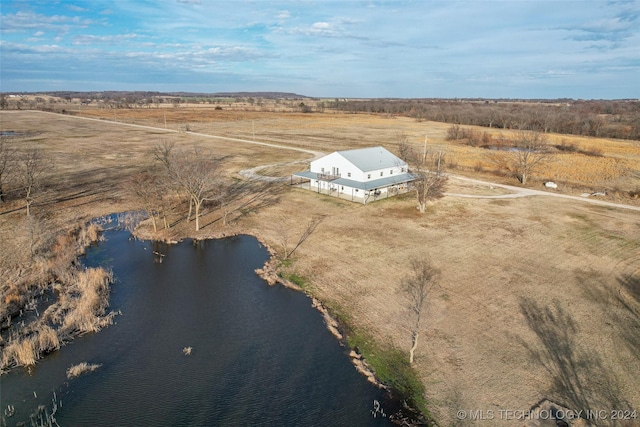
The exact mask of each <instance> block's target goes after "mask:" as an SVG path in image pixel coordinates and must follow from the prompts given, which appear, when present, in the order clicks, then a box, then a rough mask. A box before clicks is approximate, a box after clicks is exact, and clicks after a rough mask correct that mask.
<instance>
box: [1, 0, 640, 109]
mask: <svg viewBox="0 0 640 427" xmlns="http://www.w3.org/2000/svg"><path fill="white" fill-rule="evenodd" d="M0 6H1V10H0V27H1V41H0V43H1V44H0V61H1V62H0V67H1V69H0V79H1V82H0V90H1V91H5V92H9V91H29V92H36V91H54V90H78V91H94V90H96V91H101V90H149V91H187V92H233V91H281V92H295V93H298V94H301V95H308V96H315V97H350V98H353V97H365V98H375V97H401V98H423V97H444V98H455V97H487V98H562V97H567V98H576V99H577V98H583V99H601V98H602V99H615V98H639V97H640V1H615V2H613V1H612V2H606V1H594V0H591V1H555V0H549V1H545V0H538V1H516V0H513V1H498V0H492V1H470V0H465V1H355V0H353V1H325V0H317V1H304V0H298V1H266V0H254V1H242V0H234V1H222V0H220V1H213V0H90V1H89V0H84V1H66V0H60V1H55V0H0Z"/></svg>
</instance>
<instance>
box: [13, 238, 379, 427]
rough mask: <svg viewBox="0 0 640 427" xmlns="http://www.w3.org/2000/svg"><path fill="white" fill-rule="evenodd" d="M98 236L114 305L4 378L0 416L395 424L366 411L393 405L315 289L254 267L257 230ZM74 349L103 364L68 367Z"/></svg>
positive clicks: (77, 357) (262, 253)
mask: <svg viewBox="0 0 640 427" xmlns="http://www.w3.org/2000/svg"><path fill="white" fill-rule="evenodd" d="M105 237H106V241H105V242H102V243H100V245H99V246H97V247H93V248H91V249H90V250H89V251H88V253H87V256H86V259H85V260H84V262H85V264H86V265H87V266H98V265H102V266H107V267H109V268H112V269H113V272H114V275H115V277H116V282H115V283H114V285H113V287H112V294H111V309H113V310H121V312H122V314H121V315H119V316H117V317H116V318H115V319H116V323H115V324H114V325H112V326H109V327H108V328H106V329H104V330H103V331H101V332H99V333H97V334H88V335H85V336H83V337H79V338H77V339H76V340H75V341H74V342H73V343H72V344H69V345H67V346H65V347H63V348H62V349H61V350H60V351H57V352H55V353H52V354H50V355H48V356H46V357H45V358H44V359H43V360H41V361H40V362H39V363H38V364H37V365H36V367H35V368H34V369H33V370H32V371H31V373H27V372H26V371H25V370H23V369H21V368H19V369H14V370H13V371H11V372H10V373H8V374H5V375H3V376H2V377H0V405H1V407H0V419H1V418H2V415H3V414H2V412H3V411H4V410H5V409H6V408H7V407H8V405H11V406H13V407H15V414H14V415H13V416H11V417H8V418H4V419H5V422H6V424H7V425H8V426H12V425H17V424H18V423H20V422H22V421H27V425H29V416H30V414H31V413H33V412H34V411H35V410H36V409H37V407H38V406H39V405H43V406H45V407H46V408H48V411H49V412H51V408H52V407H53V405H52V402H53V401H55V402H56V406H57V408H58V409H57V412H56V414H55V419H56V420H57V422H58V424H59V425H60V426H80V425H87V426H89V425H90V426H115V425H117V426H131V425H136V426H139V425H149V426H152V425H158V426H159V425H162V426H167V425H170V426H197V425H200V426H213V425H225V426H227V425H391V423H390V422H389V420H388V419H387V418H384V417H381V416H380V415H379V414H378V415H377V417H374V416H373V414H372V410H373V409H374V401H376V400H377V401H379V402H381V403H382V406H383V408H384V409H385V412H387V413H390V412H391V408H390V407H389V406H385V405H391V403H390V402H389V401H388V400H387V398H386V396H385V393H384V392H382V391H380V390H378V389H377V388H375V387H374V386H372V385H371V384H370V383H368V382H367V381H366V380H365V379H364V377H362V376H361V375H359V374H358V373H357V372H356V371H355V369H354V367H353V366H352V364H351V362H350V361H349V358H348V356H347V354H346V352H345V349H344V348H342V347H341V346H340V344H339V343H338V342H337V341H336V339H335V338H334V337H333V336H332V335H331V334H330V333H329V332H328V331H327V329H326V328H325V326H324V323H323V320H322V317H321V315H320V313H318V312H317V311H316V310H315V309H313V308H312V307H311V304H310V301H309V299H308V298H307V297H306V296H305V295H303V294H302V293H299V292H295V291H292V290H289V289H286V288H283V287H279V286H275V287H269V286H268V285H267V284H266V283H265V282H264V281H263V280H262V279H260V278H259V277H258V276H257V275H256V274H255V273H254V269H255V268H258V267H260V266H262V265H263V263H264V262H265V261H266V260H267V258H268V253H267V251H266V250H265V249H264V248H263V247H261V245H260V244H259V242H258V241H257V240H256V239H255V238H253V237H250V236H238V237H233V238H228V239H222V240H210V241H200V242H193V241H184V242H182V243H180V244H177V245H169V246H168V245H163V244H159V243H154V242H147V241H138V240H134V239H132V238H131V236H130V234H129V233H128V232H127V231H117V230H116V231H108V232H106V233H105ZM154 251H155V252H157V253H162V254H164V255H165V256H161V257H159V256H158V255H154ZM160 259H161V260H162V262H159V261H160ZM185 347H192V348H193V351H192V354H191V355H188V356H187V355H185V354H184V353H183V348H185ZM81 362H88V363H95V364H102V366H101V367H100V368H99V369H97V370H96V371H94V372H91V373H87V374H85V375H83V376H80V377H78V378H75V379H72V380H68V379H67V378H66V374H65V372H66V369H67V368H69V367H70V366H72V365H74V364H78V363H81ZM60 404H61V405H60ZM1 424H2V423H1V422H0V425H1Z"/></svg>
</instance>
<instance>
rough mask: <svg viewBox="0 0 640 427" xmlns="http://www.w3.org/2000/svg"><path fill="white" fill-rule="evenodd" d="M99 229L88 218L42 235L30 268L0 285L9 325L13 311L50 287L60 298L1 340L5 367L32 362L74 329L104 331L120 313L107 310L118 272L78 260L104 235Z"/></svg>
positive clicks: (1, 361) (4, 316)
mask: <svg viewBox="0 0 640 427" xmlns="http://www.w3.org/2000/svg"><path fill="white" fill-rule="evenodd" d="M100 233H101V228H100V226H99V225H97V224H89V225H87V226H83V227H76V228H74V229H72V230H70V231H68V232H64V233H60V234H58V235H55V236H50V237H48V238H47V239H43V240H46V241H47V242H48V243H47V245H46V247H43V248H42V250H41V251H40V253H39V255H38V256H37V257H36V258H34V259H33V260H32V262H31V263H30V264H28V266H29V269H28V270H25V271H28V272H29V274H23V273H21V274H20V275H17V276H15V277H13V276H7V277H8V278H9V279H10V283H8V284H7V285H5V286H3V287H1V288H0V296H2V301H3V302H4V303H5V304H3V305H2V310H0V314H1V315H2V319H0V320H2V322H3V324H6V325H10V321H11V316H12V315H14V314H15V313H17V312H19V311H20V310H25V309H29V307H28V306H27V305H26V304H27V303H28V302H30V301H31V302H34V301H37V300H38V298H40V295H41V294H42V293H43V292H44V291H45V289H46V288H47V287H51V288H53V289H54V290H55V291H56V296H57V298H55V300H54V302H53V303H52V304H51V305H49V306H48V307H47V308H46V310H45V311H44V313H42V314H41V315H40V314H39V313H37V311H36V318H35V320H32V321H29V322H26V323H21V324H20V325H16V326H15V328H14V330H13V332H12V333H11V335H10V336H7V337H4V338H3V339H2V340H0V350H1V357H0V370H5V369H8V368H11V367H16V366H32V365H34V364H35V363H36V361H37V360H38V359H40V358H41V357H42V356H43V355H44V354H46V353H49V352H52V351H55V350H57V349H59V348H60V346H61V345H63V344H64V342H66V341H68V340H70V339H72V338H73V337H74V336H75V335H80V334H83V333H86V332H96V331H99V330H100V329H102V328H103V327H105V326H107V325H109V324H111V323H112V322H113V316H115V313H107V312H106V311H107V307H108V305H109V285H110V283H111V282H112V281H113V274H112V273H111V271H108V270H105V269H103V268H88V269H81V268H80V267H79V265H78V263H77V256H78V255H79V254H82V253H83V252H84V248H85V247H86V246H88V245H89V244H91V243H93V242H96V241H98V240H100V238H101V234H100ZM18 249H19V248H18ZM18 249H16V250H18Z"/></svg>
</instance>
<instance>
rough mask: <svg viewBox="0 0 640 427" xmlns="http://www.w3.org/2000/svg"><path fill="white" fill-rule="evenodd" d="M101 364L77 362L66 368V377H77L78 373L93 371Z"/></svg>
mask: <svg viewBox="0 0 640 427" xmlns="http://www.w3.org/2000/svg"><path fill="white" fill-rule="evenodd" d="M101 366H102V364H96V363H93V364H90V363H87V362H82V363H78V364H77V365H73V366H71V367H70V368H69V369H67V378H68V379H73V378H77V377H79V376H80V375H83V374H86V373H89V372H93V371H95V370H96V369H98V368H100V367H101Z"/></svg>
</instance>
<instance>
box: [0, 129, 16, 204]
mask: <svg viewBox="0 0 640 427" xmlns="http://www.w3.org/2000/svg"><path fill="white" fill-rule="evenodd" d="M14 166H15V150H14V149H13V148H11V147H9V145H8V144H7V143H6V142H5V141H4V140H3V139H1V138H0V203H2V202H4V201H5V197H6V194H5V191H6V185H7V181H8V179H9V177H10V176H11V173H12V172H13V169H14Z"/></svg>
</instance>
